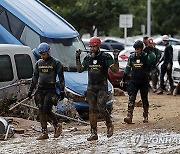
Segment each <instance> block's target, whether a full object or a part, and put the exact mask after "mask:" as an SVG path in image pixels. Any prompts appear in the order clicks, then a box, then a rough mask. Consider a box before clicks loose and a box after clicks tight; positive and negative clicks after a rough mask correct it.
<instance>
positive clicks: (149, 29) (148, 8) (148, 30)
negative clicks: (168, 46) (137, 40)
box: [147, 0, 151, 36]
mask: <svg viewBox="0 0 180 154" xmlns="http://www.w3.org/2000/svg"><path fill="white" fill-rule="evenodd" d="M147 35H148V36H151V0H147Z"/></svg>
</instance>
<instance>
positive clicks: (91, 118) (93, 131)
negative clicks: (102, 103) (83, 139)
mask: <svg viewBox="0 0 180 154" xmlns="http://www.w3.org/2000/svg"><path fill="white" fill-rule="evenodd" d="M97 116H98V115H97V113H90V114H89V121H90V125H91V135H90V137H88V138H87V140H88V141H93V140H98V135H97Z"/></svg>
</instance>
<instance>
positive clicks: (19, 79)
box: [0, 44, 35, 107]
mask: <svg viewBox="0 0 180 154" xmlns="http://www.w3.org/2000/svg"><path fill="white" fill-rule="evenodd" d="M34 64H35V58H34V55H33V53H32V50H31V48H30V47H28V46H23V45H11V44H0V107H1V105H2V103H3V102H7V101H8V102H11V103H13V102H15V101H16V100H19V99H22V98H25V97H26V96H27V90H28V87H29V82H30V81H31V78H32V75H33V67H34Z"/></svg>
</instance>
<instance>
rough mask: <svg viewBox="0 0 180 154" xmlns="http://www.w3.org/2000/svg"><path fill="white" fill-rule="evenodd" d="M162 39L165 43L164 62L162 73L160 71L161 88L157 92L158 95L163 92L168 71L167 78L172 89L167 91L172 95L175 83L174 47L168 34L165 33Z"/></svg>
mask: <svg viewBox="0 0 180 154" xmlns="http://www.w3.org/2000/svg"><path fill="white" fill-rule="evenodd" d="M162 39H163V42H164V44H165V49H164V55H163V58H162V61H163V64H162V65H161V73H160V90H159V91H158V92H157V94H158V95H160V94H163V89H164V76H165V74H166V73H167V78H168V80H169V84H170V91H169V92H168V93H167V95H172V94H173V90H174V84H173V79H172V65H173V48H172V46H171V45H170V44H169V37H168V36H167V35H163V36H162Z"/></svg>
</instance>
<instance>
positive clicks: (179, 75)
mask: <svg viewBox="0 0 180 154" xmlns="http://www.w3.org/2000/svg"><path fill="white" fill-rule="evenodd" d="M173 49H174V50H173V69H172V77H173V80H174V85H175V86H177V84H178V82H180V65H179V62H178V53H179V52H180V46H179V47H178V46H174V47H173Z"/></svg>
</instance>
